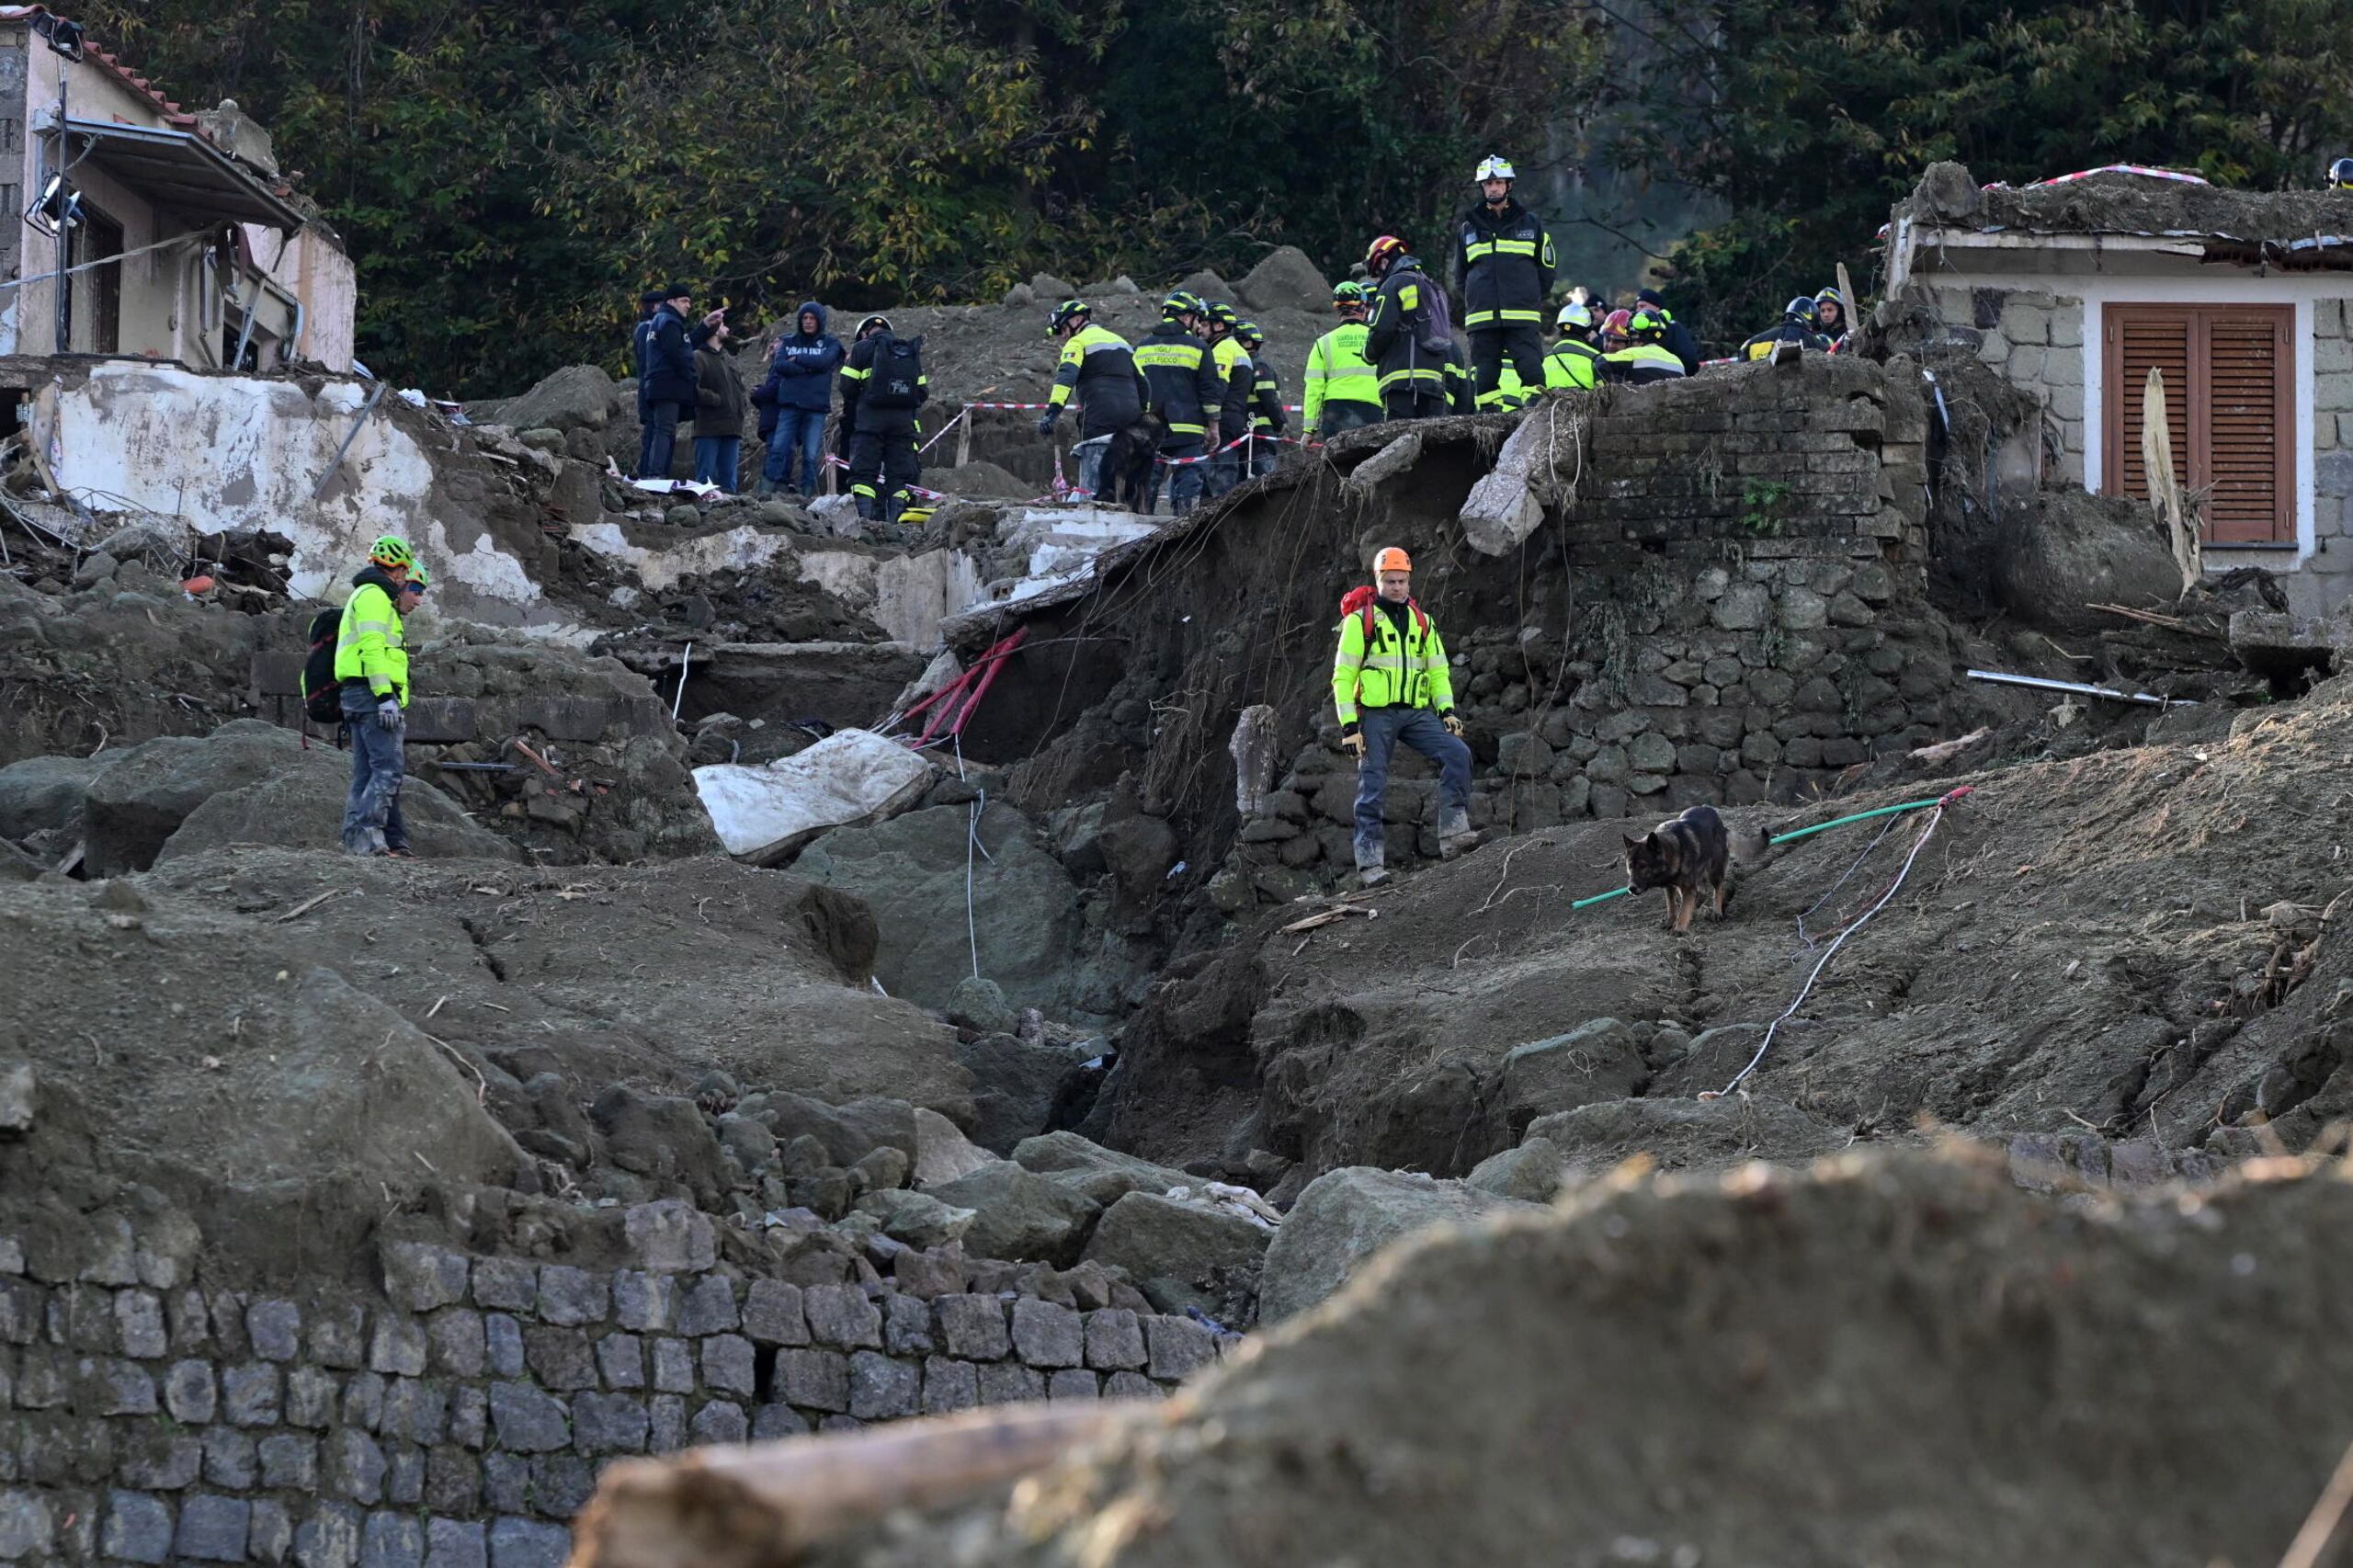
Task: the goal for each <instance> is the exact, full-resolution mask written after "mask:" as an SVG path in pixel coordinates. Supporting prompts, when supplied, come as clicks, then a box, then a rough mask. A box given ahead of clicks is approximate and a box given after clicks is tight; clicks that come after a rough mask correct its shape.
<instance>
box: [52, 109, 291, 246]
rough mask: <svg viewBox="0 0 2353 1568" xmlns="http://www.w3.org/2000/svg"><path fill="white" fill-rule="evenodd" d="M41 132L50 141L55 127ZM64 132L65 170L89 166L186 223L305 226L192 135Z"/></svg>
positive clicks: (69, 125)
mask: <svg viewBox="0 0 2353 1568" xmlns="http://www.w3.org/2000/svg"><path fill="white" fill-rule="evenodd" d="M42 129H43V130H44V131H46V132H47V133H48V134H51V135H55V134H56V132H57V126H56V123H55V122H54V121H53V120H52V121H51V123H50V124H48V125H47V126H44V127H43V128H42ZM65 132H66V137H67V141H68V147H67V152H66V156H65V158H64V160H63V162H65V163H66V164H68V165H70V164H72V163H74V162H76V161H79V160H85V159H86V160H87V161H88V162H90V163H92V164H95V165H97V166H98V167H99V168H101V169H104V170H105V171H106V172H107V173H108V174H109V175H112V176H114V177H115V178H117V179H119V180H120V181H121V182H122V183H123V184H124V185H127V186H129V187H131V188H132V189H133V190H136V191H138V192H139V193H140V194H141V195H142V196H144V197H147V198H148V199H151V200H153V202H154V203H155V204H156V205H157V206H159V207H163V208H166V209H168V210H172V211H174V212H177V213H180V214H182V215H183V216H186V217H190V218H198V219H203V220H207V221H215V220H221V219H228V220H231V221H233V222H240V223H261V224H265V225H267V227H269V228H273V229H287V230H293V229H299V228H301V226H302V224H303V223H304V222H306V220H305V219H304V218H303V216H302V214H301V213H300V212H298V211H296V210H294V209H293V208H292V207H291V206H290V205H288V204H287V202H286V200H285V199H284V198H282V197H280V196H278V194H277V193H276V192H275V191H273V190H271V189H270V188H269V187H267V186H266V185H264V184H262V183H261V182H260V181H259V180H257V179H256V178H254V177H253V176H251V175H249V174H247V173H246V172H245V171H244V169H242V168H239V167H238V166H237V165H235V164H234V163H232V162H231V161H230V159H229V157H228V155H227V154H225V153H222V151H221V150H220V149H219V148H218V147H215V146H213V145H212V144H211V143H210V142H207V141H205V140H204V139H203V138H202V137H200V136H199V135H197V134H196V133H195V132H193V131H173V130H169V129H166V128H165V127H162V126H151V125H123V124H119V123H116V122H114V121H111V120H94V119H69V120H67V121H66V123H65Z"/></svg>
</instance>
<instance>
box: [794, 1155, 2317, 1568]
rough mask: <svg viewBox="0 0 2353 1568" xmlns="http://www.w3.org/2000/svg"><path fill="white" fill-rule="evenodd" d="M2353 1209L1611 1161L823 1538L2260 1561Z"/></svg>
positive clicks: (977, 1552) (1924, 1176) (1908, 1165)
mask: <svg viewBox="0 0 2353 1568" xmlns="http://www.w3.org/2000/svg"><path fill="white" fill-rule="evenodd" d="M2348 1221H2353V1188H2348V1187H2347V1186H2346V1185H2345V1184H2344V1183H2343V1182H2340V1181H2336V1180H2334V1179H2329V1178H2327V1177H2325V1176H2319V1175H2313V1176H2306V1177H2303V1178H2302V1179H2290V1180H2285V1181H2275V1182H2271V1183H2268V1184H2263V1185H2248V1186H2240V1187H2233V1188H2230V1189H2227V1190H2224V1191H2222V1192H2220V1193H2217V1194H2214V1195H2211V1196H2210V1197H2204V1198H2201V1199H2200V1200H2198V1201H2197V1202H2195V1203H2194V1204H2193V1203H2191V1202H2188V1201H2186V1200H2185V1201H2182V1202H2180V1203H2178V1204H2177V1203H2176V1202H2174V1201H2172V1200H2164V1201H2159V1202H2154V1203H2143V1204H2135V1205H2132V1206H2130V1207H2125V1206H2120V1205H2116V1204H2112V1203H2111V1204H2101V1205H2097V1206H2094V1207H2088V1208H2059V1207H2054V1206H2052V1205H2051V1204H2049V1203H2046V1202H2043V1201H2040V1200H2038V1199H2032V1198H2029V1197H2027V1196H2025V1195H2023V1194H2020V1193H2018V1192H2017V1191H2015V1190H2014V1189H2012V1188H2011V1187H2010V1186H2009V1184H2008V1183H2007V1181H2006V1179H2005V1178H2004V1177H2003V1176H2001V1174H2000V1173H1999V1171H1998V1170H1996V1169H1994V1168H1992V1167H1991V1165H1990V1163H1989V1162H1986V1161H1984V1160H1983V1159H1981V1158H1975V1157H1972V1156H1969V1155H1965V1154H1956V1155H1947V1156H1941V1157H1929V1156H1913V1157H1908V1158H1904V1159H1899V1160H1893V1161H1881V1160H1868V1159H1848V1160H1846V1161H1842V1162H1840V1163H1838V1164H1836V1165H1834V1166H1831V1167H1829V1168H1828V1169H1826V1170H1824V1172H1823V1173H1822V1174H1820V1175H1818V1176H1813V1177H1810V1178H1806V1179H1794V1178H1789V1177H1768V1176H1764V1175H1761V1174H1759V1173H1755V1172H1744V1173H1741V1174H1739V1175H1737V1176H1730V1177H1726V1178H1725V1179H1724V1180H1723V1181H1722V1183H1714V1182H1709V1183H1681V1182H1643V1183H1629V1184H1623V1185H1620V1184H1611V1185H1608V1186H1603V1187H1590V1188H1587V1189H1586V1191H1585V1192H1584V1194H1583V1195H1582V1196H1580V1197H1579V1198H1577V1199H1572V1200H1569V1201H1568V1202H1567V1203H1566V1204H1565V1206H1564V1208H1563V1211H1561V1212H1556V1213H1550V1214H1540V1215H1534V1216H1529V1217H1525V1218H1521V1217H1515V1218H1512V1219H1509V1220H1506V1221H1495V1222H1490V1223H1489V1224H1487V1225H1484V1226H1482V1227H1478V1228H1473V1229H1465V1230H1457V1231H1452V1232H1442V1233H1438V1234H1437V1235H1436V1236H1434V1237H1433V1238H1432V1239H1430V1240H1428V1241H1426V1242H1424V1243H1422V1244H1418V1245H1413V1246H1409V1247H1407V1248H1404V1249H1402V1250H1400V1251H1397V1252H1393V1253H1392V1254H1390V1255H1389V1256H1388V1257H1387V1258H1386V1260H1385V1261H1384V1262H1383V1263H1382V1264H1381V1265H1380V1266H1377V1267H1375V1268H1374V1269H1373V1270H1371V1271H1370V1273H1369V1274H1367V1275H1364V1276H1361V1277H1359V1278H1358V1279H1357V1280H1356V1281H1355V1282H1354V1283H1353V1284H1352V1285H1351V1286H1350V1288H1349V1289H1348V1290H1347V1291H1345V1292H1344V1293H1343V1294H1342V1296H1340V1297H1339V1298H1338V1299H1337V1300H1336V1301H1334V1302H1332V1303H1331V1304H1330V1305H1328V1306H1327V1307H1326V1308H1325V1309H1324V1311H1322V1312H1317V1313H1315V1314H1313V1315H1312V1316H1310V1317H1308V1318H1305V1319H1303V1320H1302V1321H1300V1322H1299V1323H1298V1324H1293V1325H1289V1326H1286V1327H1285V1328H1283V1329H1280V1330H1278V1331H1276V1332H1273V1333H1271V1334H1268V1335H1266V1336H1264V1337H1263V1338H1262V1339H1261V1340H1260V1341H1259V1343H1258V1345H1257V1346H1256V1353H1255V1354H1250V1355H1245V1357H1243V1358H1240V1359H1238V1360H1236V1361H1233V1362H1230V1363H1228V1364H1227V1366H1226V1367H1225V1368H1224V1369H1222V1370H1221V1371H1220V1372H1218V1373H1216V1374H1214V1375H1212V1376H1211V1377H1210V1378H1209V1379H1207V1380H1206V1381H1203V1382H1202V1383H1200V1384H1199V1385H1198V1386H1197V1387H1196V1388H1195V1389H1194V1390H1193V1391H1192V1392H1191V1393H1190V1394H1189V1396H1188V1397H1187V1398H1185V1399H1183V1400H1180V1401H1178V1402H1176V1403H1174V1404H1172V1405H1169V1406H1167V1407H1165V1411H1164V1412H1162V1413H1157V1414H1154V1415H1143V1416H1140V1417H1139V1418H1138V1420H1137V1421H1136V1423H1135V1424H1134V1425H1133V1426H1131V1427H1128V1428H1126V1429H1125V1430H1124V1431H1122V1432H1121V1433H1120V1435H1118V1436H1117V1437H1114V1438H1113V1439H1112V1440H1110V1441H1109V1442H1108V1443H1107V1444H1105V1445H1104V1446H1103V1447H1101V1448H1099V1449H1097V1450H1096V1451H1094V1452H1092V1453H1090V1454H1086V1455H1083V1456H1080V1457H1078V1458H1077V1459H1075V1460H1073V1461H1072V1462H1069V1463H1066V1464H1065V1465H1063V1467H1062V1468H1060V1469H1058V1470H1056V1471H1050V1472H1048V1473H1047V1474H1045V1475H1044V1476H1042V1477H1040V1478H1038V1479H1036V1480H1034V1481H1031V1482H1029V1483H1024V1484H1023V1486H1022V1487H1021V1488H1020V1490H1019V1491H1018V1492H1017V1494H1014V1495H1013V1496H1012V1497H1011V1498H1010V1499H1007V1498H1004V1497H999V1498H997V1499H995V1500H993V1501H991V1502H990V1503H988V1504H985V1505H983V1506H979V1507H975V1508H973V1509H972V1510H970V1511H969V1512H967V1513H965V1514H963V1515H961V1516H958V1517H952V1518H950V1519H949V1520H947V1521H945V1522H942V1523H935V1524H932V1525H928V1526H921V1525H915V1524H913V1523H911V1522H906V1521H902V1526H901V1528H899V1529H898V1530H897V1531H895V1532H893V1536H892V1544H890V1545H889V1546H887V1547H881V1548H876V1547H872V1546H869V1547H866V1548H863V1549H860V1550H844V1551H839V1552H835V1553H828V1554H824V1555H823V1556H822V1557H821V1558H820V1562H822V1563H823V1564H824V1568H849V1565H850V1564H852V1563H856V1564H858V1565H859V1568H884V1565H896V1564H905V1565H908V1568H912V1565H914V1564H915V1563H919V1562H921V1563H929V1562H960V1563H969V1564H975V1565H978V1564H987V1565H991V1568H1013V1565H1016V1564H1037V1565H1040V1568H1042V1565H1044V1564H1047V1563H1061V1562H1076V1561H1085V1562H1089V1563H1096V1564H1102V1565H1104V1568H1159V1565H1164V1564H1165V1565H1167V1568H1176V1565H1179V1564H1186V1565H1189V1564H1195V1563H1204V1562H1217V1563H1230V1564H1235V1565H1237V1568H1254V1565H1259V1564H1264V1565H1266V1568H1274V1565H1276V1564H1288V1563H1299V1562H1334V1563H1337V1562H1364V1563H1372V1562H1413V1563H1424V1564H1432V1565H1436V1568H1453V1565H1458V1564H1459V1565H1461V1568H1472V1565H1479V1568H1484V1565H1487V1564H1492V1563H1501V1562H1532V1561H1543V1562H1559V1563H1565V1564H1574V1565H1577V1568H1586V1565H1594V1568H1597V1565H1599V1564H1604V1563H1612V1562H1687V1563H1690V1562H1745V1563H1756V1562H1806V1563H1817V1564H1823V1565H1824V1568H1844V1565H1849V1564H1851V1565H1854V1568H1862V1565H1864V1564H1868V1563H1884V1562H1919V1563H1937V1564H1949V1565H1976V1564H1984V1565H1986V1568H1994V1565H1995V1564H2008V1563H2013V1562H2124V1561H2130V1562H2147V1563H2155V1564H2165V1565H2168V1568H2173V1565H2178V1568H2203V1565H2206V1564H2211V1563H2214V1562H2242V1563H2248V1562H2272V1561H2274V1560H2276V1559H2277V1558H2278V1557H2279V1552H2280V1551H2281V1550H2282V1549H2283V1548H2284V1546H2285V1545H2286V1543H2287V1541H2288V1540H2290V1537H2291V1536H2293V1535H2294V1534H2295V1532H2296V1529H2297V1527H2298V1525H2299V1524H2300V1523H2301V1522H2302V1519H2303V1517H2304V1515H2305V1512H2306V1510H2307V1509H2308V1508H2309V1507H2310V1506H2311V1505H2312V1502H2313V1497H2314V1495H2315V1494H2317V1493H2318V1491H2319V1490H2320V1487H2321V1485H2322V1483H2323V1482H2324V1481H2325V1479H2326V1478H2327V1476H2328V1474H2329V1472H2330V1470H2331V1468H2332V1467H2333V1466H2334V1465H2335V1464H2336V1460H2337V1458H2338V1456H2339V1454H2340V1453H2341V1452H2342V1451H2343V1449H2344V1447H2345V1444H2346V1441H2347V1437H2353V1415H2347V1413H2346V1412H2345V1411H2344V1409H2343V1408H2342V1403H2341V1402H2340V1401H2337V1400H2336V1399H2335V1398H2334V1391H2335V1390H2336V1387H2337V1386H2339V1385H2338V1384H2337V1383H2336V1378H2337V1376H2338V1375H2340V1374H2347V1373H2353V1349H2348V1348H2347V1346H2348V1336H2347V1335H2346V1334H2345V1333H2343V1332H2342V1330H2344V1329H2345V1328H2346V1327H2347V1310H2346V1307H2345V1305H2344V1302H2345V1300H2346V1296H2345V1292H2346V1290H2347V1288H2348V1287H2353V1263H2348V1262H2347V1258H2346V1256H2345V1255H2344V1250H2343V1249H2342V1248H2341V1247H2337V1246H2336V1245H2334V1244H2333V1242H2332V1240H2331V1238H2332V1237H2333V1236H2334V1235H2336V1233H2339V1231H2340V1229H2341V1227H2342V1226H2344V1225H2345V1224H2346V1223H2347V1222H2348ZM2159 1340H2161V1341H2162V1343H2163V1346H2164V1354H2163V1355H2162V1356H2161V1357H2153V1356H2152V1355H2151V1354H2150V1351H2151V1346H2152V1345H2153V1344H2154V1343H2156V1342H2157V1341H2159ZM951 1540H952V1541H953V1543H954V1544H953V1546H952V1547H951V1546H950V1545H949V1542H950V1541H951ZM1539 1542H1540V1543H1542V1544H1541V1547H1540V1548H1539V1547H1537V1546H1536V1544H1535V1543H1539Z"/></svg>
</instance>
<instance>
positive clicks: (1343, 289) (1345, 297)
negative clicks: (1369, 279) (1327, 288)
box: [1332, 278, 1364, 305]
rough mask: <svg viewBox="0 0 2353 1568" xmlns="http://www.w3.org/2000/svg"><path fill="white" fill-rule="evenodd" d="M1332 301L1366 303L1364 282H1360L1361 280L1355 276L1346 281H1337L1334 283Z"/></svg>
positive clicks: (1349, 303) (1351, 303)
mask: <svg viewBox="0 0 2353 1568" xmlns="http://www.w3.org/2000/svg"><path fill="white" fill-rule="evenodd" d="M1332 302H1333V303H1334V304H1336V305H1361V304H1363V303H1364V285H1363V284H1361V283H1359V282H1358V281H1357V280H1356V279H1355V278H1349V279H1347V281H1346V282H1343V283H1335V284H1333V285H1332Z"/></svg>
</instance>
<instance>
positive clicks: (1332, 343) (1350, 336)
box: [1299, 280, 1381, 441]
mask: <svg viewBox="0 0 2353 1568" xmlns="http://www.w3.org/2000/svg"><path fill="white" fill-rule="evenodd" d="M1332 309H1333V310H1334V311H1335V312H1337V313H1338V315H1339V318H1340V324H1339V325H1337V326H1336V327H1334V328H1333V329H1332V330H1331V331H1329V332H1327V333H1325V334H1324V335H1323V336H1321V337H1319V338H1317V339H1316V340H1315V342H1314V344H1313V346H1312V347H1309V349H1308V350H1307V380H1306V384H1305V386H1304V388H1303V389H1302V391H1303V394H1304V395H1303V396H1302V398H1301V401H1300V414H1299V422H1300V428H1301V432H1302V435H1303V436H1304V437H1305V438H1306V439H1308V440H1310V441H1315V440H1322V439H1324V438H1325V437H1331V436H1336V435H1338V434H1339V433H1340V432H1341V431H1343V430H1353V429H1355V428H1356V427H1357V426H1359V425H1377V424H1379V423H1380V422H1381V376H1380V374H1379V373H1378V372H1377V371H1375V370H1374V369H1373V368H1372V361H1371V360H1370V359H1368V358H1365V353H1364V337H1365V326H1364V285H1363V284H1361V283H1358V282H1355V281H1353V280H1351V281H1349V282H1346V283H1336V284H1334V285H1333V287H1332Z"/></svg>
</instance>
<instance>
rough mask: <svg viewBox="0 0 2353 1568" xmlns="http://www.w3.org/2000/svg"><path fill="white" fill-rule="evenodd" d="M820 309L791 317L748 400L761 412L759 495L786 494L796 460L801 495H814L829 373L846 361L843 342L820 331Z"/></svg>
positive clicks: (829, 403)
mask: <svg viewBox="0 0 2353 1568" xmlns="http://www.w3.org/2000/svg"><path fill="white" fill-rule="evenodd" d="M826 322H827V318H826V315H825V307H824V306H823V305H821V304H819V303H818V302H817V301H814V300H809V301H803V302H802V304H801V309H800V310H798V311H796V312H793V326H794V328H795V330H794V331H791V332H789V333H787V334H785V335H783V336H781V337H779V338H778V339H777V340H776V351H775V353H773V354H771V355H770V356H769V357H768V374H767V380H766V381H762V382H761V383H760V388H759V391H757V392H754V393H753V394H752V402H753V403H755V404H756V405H757V406H758V408H759V411H760V437H761V439H763V440H765V441H766V442H767V459H766V460H764V461H762V463H761V464H760V488H761V489H762V490H763V491H779V490H790V489H791V488H793V484H792V468H793V464H792V460H793V456H794V454H795V453H798V454H799V455H800V458H801V494H803V495H814V494H817V490H818V483H817V482H818V480H819V478H820V477H821V475H822V474H823V472H824V460H825V415H826V412H827V411H828V410H829V409H831V408H832V407H833V401H834V372H835V371H836V370H838V369H841V367H842V360H843V358H845V350H844V349H843V347H842V341H841V339H840V338H838V337H834V336H831V335H828V334H827V332H826V331H825V327H826Z"/></svg>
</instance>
